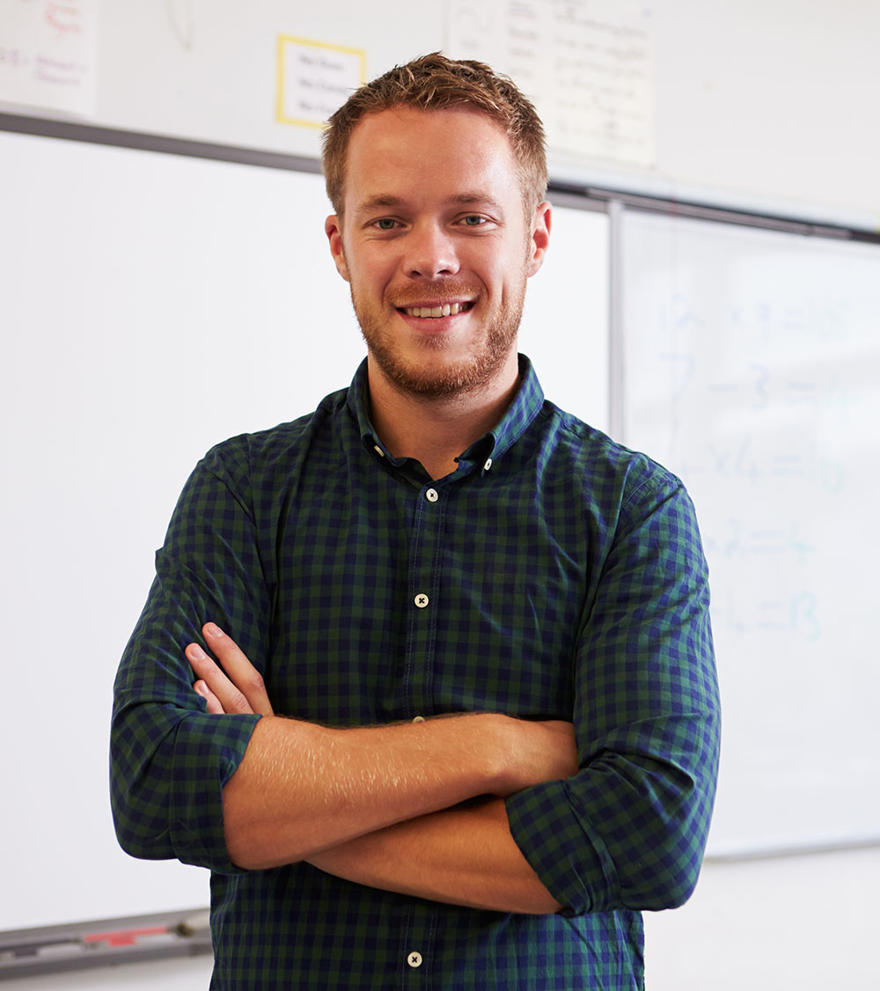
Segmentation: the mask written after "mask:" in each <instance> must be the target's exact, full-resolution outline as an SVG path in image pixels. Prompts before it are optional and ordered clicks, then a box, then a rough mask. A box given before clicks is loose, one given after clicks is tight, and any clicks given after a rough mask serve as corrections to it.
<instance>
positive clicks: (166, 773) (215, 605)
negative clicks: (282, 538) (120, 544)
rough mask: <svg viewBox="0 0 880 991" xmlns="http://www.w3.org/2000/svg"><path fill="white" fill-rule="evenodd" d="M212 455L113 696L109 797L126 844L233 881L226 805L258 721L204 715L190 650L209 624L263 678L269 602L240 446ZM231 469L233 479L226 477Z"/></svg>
mask: <svg viewBox="0 0 880 991" xmlns="http://www.w3.org/2000/svg"><path fill="white" fill-rule="evenodd" d="M225 450H226V454H225V456H221V454H220V453H219V450H218V449H215V450H214V451H212V452H209V454H208V455H207V457H206V458H205V459H204V460H203V461H202V462H200V463H199V465H198V466H197V467H196V469H195V471H194V472H193V474H192V475H191V476H190V478H189V480H188V481H187V483H186V485H185V487H184V489H183V492H182V493H181V496H180V499H179V501H178V504H177V507H176V509H175V511H174V514H173V516H172V519H171V523H170V525H169V528H168V533H167V536H166V538H165V542H164V545H163V546H162V548H161V549H160V550H159V551H158V552H157V554H156V577H155V580H154V582H153V585H152V588H151V589H150V593H149V597H148V599H147V602H146V605H145V607H144V610H143V612H142V614H141V616H140V619H139V620H138V623H137V626H136V627H135V630H134V632H133V634H132V636H131V639H130V640H129V642H128V645H127V647H126V649H125V652H124V655H123V657H122V661H121V663H120V666H119V671H118V673H117V676H116V682H115V685H114V704H113V719H112V727H111V737H110V790H111V803H112V808H113V819H114V824H115V827H116V833H117V837H118V839H119V842H120V844H121V845H122V847H123V848H124V849H125V850H126V852H128V853H130V854H131V855H132V856H135V857H142V858H146V859H151V860H159V859H171V858H176V859H178V860H181V861H183V862H184V863H188V864H196V865H199V866H202V867H208V868H210V869H212V870H216V871H221V872H228V873H233V872H235V871H236V868H235V867H234V866H233V865H232V863H231V861H230V859H229V855H228V852H227V850H226V844H225V840H224V832H223V813H222V804H221V793H222V789H223V786H224V785H225V784H226V782H227V781H228V780H229V778H230V777H231V776H232V775H233V773H234V772H235V770H236V769H237V767H238V765H239V763H240V762H241V759H242V757H243V756H244V752H245V749H246V747H247V744H248V741H249V739H250V736H251V733H252V732H253V728H254V726H255V725H256V723H257V721H258V719H259V716H256V715H228V716H214V715H208V714H207V712H206V709H205V703H204V701H203V700H202V699H200V698H199V696H197V695H196V694H195V692H194V691H193V688H192V684H193V681H194V675H193V673H192V669H191V668H190V666H189V664H188V662H187V661H186V658H185V656H184V653H183V652H184V648H185V647H186V645H187V644H188V643H191V642H194V641H195V642H200V643H202V644H203V645H204V640H203V638H202V634H201V627H202V625H203V624H204V623H206V622H208V621H213V622H215V623H217V624H218V625H219V626H220V627H221V628H223V629H226V630H229V631H234V635H235V638H236V641H237V643H238V644H239V645H240V646H241V648H242V649H243V650H244V652H245V653H246V654H247V656H248V657H249V658H250V660H251V661H252V662H253V663H254V664H255V665H256V667H258V668H259V669H260V670H263V669H264V667H265V659H266V654H267V648H266V631H267V630H268V628H269V621H268V616H269V609H270V606H269V603H270V601H271V590H270V586H269V583H268V582H267V580H266V576H265V575H264V571H263V567H262V562H261V558H260V554H259V549H258V542H257V537H256V527H255V524H254V519H253V515H252V512H251V509H250V505H249V503H250V500H249V498H248V492H247V482H246V479H247V472H246V462H247V451H246V447H245V445H244V442H243V441H241V442H239V444H238V445H236V444H235V443H233V442H227V445H225ZM230 466H231V469H232V470H230Z"/></svg>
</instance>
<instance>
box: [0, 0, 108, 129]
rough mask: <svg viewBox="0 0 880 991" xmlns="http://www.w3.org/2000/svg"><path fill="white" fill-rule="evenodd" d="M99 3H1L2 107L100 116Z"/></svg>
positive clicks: (81, 0) (19, 0) (76, 0)
mask: <svg viewBox="0 0 880 991" xmlns="http://www.w3.org/2000/svg"><path fill="white" fill-rule="evenodd" d="M97 20H98V2H97V0H64V2H63V3H59V2H57V0H0V104H2V105H4V106H8V107H10V108H11V109H18V108H22V107H26V108H40V109H44V110H55V111H61V112H63V113H70V114H75V115H77V116H91V115H93V114H94V113H95V99H96V93H95V76H96V66H95V63H96V55H97V52H96V49H97V44H96V41H97V28H98V25H97Z"/></svg>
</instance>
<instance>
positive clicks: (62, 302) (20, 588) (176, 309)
mask: <svg viewBox="0 0 880 991" xmlns="http://www.w3.org/2000/svg"><path fill="white" fill-rule="evenodd" d="M0 162H2V163H3V182H2V184H0V217H2V225H0V283H2V285H0V314H2V318H0V319H2V341H3V360H2V362H0V416H2V423H3V427H2V431H0V461H2V465H3V472H4V485H3V487H2V492H0V540H2V548H3V554H2V568H0V619H2V624H3V631H4V655H5V661H4V688H5V690H6V697H7V700H8V701H7V705H6V706H5V710H6V711H5V713H4V717H3V719H2V720H0V750H2V753H3V754H4V755H5V758H6V761H5V765H4V773H3V780H4V809H5V810H6V814H5V815H4V817H3V824H2V826H0V838H2V841H3V845H4V848H5V849H7V850H9V851H13V852H14V853H13V855H12V856H9V857H7V858H6V862H5V864H4V877H3V890H4V896H3V898H2V899H0V929H13V928H23V927H29V926H41V925H51V924H56V923H63V922H70V921H77V920H82V919H96V918H107V917H115V916H125V915H136V914H145V913H151V912H164V911H166V910H169V911H170V910H176V909H178V908H191V907H193V906H197V905H202V904H206V903H207V901H208V888H207V874H206V873H205V872H204V871H201V870H199V869H196V868H191V867H183V866H181V865H179V864H176V863H157V862H149V863H147V862H140V861H135V860H133V859H131V858H129V857H127V856H126V855H125V854H123V853H122V851H121V850H120V849H119V848H118V846H117V844H116V840H115V837H114V834H113V828H112V822H111V818H110V810H109V794H108V772H107V748H108V739H109V719H110V706H111V688H112V681H113V677H114V674H115V670H116V666H117V664H118V660H119V657H120V655H121V653H122V649H123V647H124V645H125V643H126V641H127V639H128V636H129V634H130V632H131V630H132V628H133V626H134V623H135V621H136V619H137V616H138V614H139V612H140V609H141V606H142V604H143V601H144V598H145V596H146V593H147V590H148V588H149V585H150V582H151V579H152V566H153V552H154V550H155V548H156V547H158V546H159V544H160V543H161V541H162V538H163V536H164V531H165V527H166V525H167V521H168V518H169V515H170V513H171V509H172V507H173V505H174V503H175V501H176V498H177V494H178V492H179V490H180V488H181V486H182V484H183V482H184V480H185V478H186V476H187V475H188V474H189V472H190V470H191V469H192V467H193V465H194V464H195V462H196V461H197V460H198V459H199V458H200V457H201V456H202V454H203V453H204V452H205V451H206V450H207V448H208V447H210V446H211V445H212V444H214V443H215V442H217V441H219V440H222V439H223V438H225V437H227V436H230V435H232V434H235V433H238V432H241V431H243V430H255V429H261V428H263V427H268V426H272V425H273V424H275V423H278V422H280V421H284V420H289V419H291V418H293V417H295V416H298V415H300V414H302V413H305V412H308V411H309V410H311V409H313V408H314V407H315V406H316V405H317V403H318V402H319V401H320V399H321V398H322V397H323V396H324V395H325V394H327V393H328V392H330V391H332V390H334V389H336V388H339V387H342V386H345V385H347V384H348V382H349V381H350V379H351V376H352V374H353V372H354V369H355V367H356V365H357V364H358V362H359V361H360V360H361V358H362V356H363V354H364V347H363V344H362V342H361V338H360V333H359V331H358V329H357V326H356V323H355V320H354V317H353V314H352V312H351V306H350V303H349V296H348V289H347V286H346V285H345V283H343V282H342V280H341V279H340V278H339V277H338V275H337V274H336V271H335V269H334V267H333V264H332V262H331V259H330V254H329V250H328V249H327V248H326V246H325V239H324V234H323V221H324V217H325V216H326V215H327V213H329V212H330V211H329V206H328V204H327V202H326V199H325V195H324V190H323V181H322V179H321V178H320V177H319V176H317V175H311V174H305V173H294V172H282V171H274V170H270V169H264V168H256V167H251V166H245V165H235V164H230V163H228V162H218V161H206V160H197V159H192V158H182V157H175V156H170V155H160V154H157V153H150V152H142V151H132V150H127V149H119V148H107V147H101V146H97V145H92V144H81V143H75V142H64V141H58V140H53V139H50V138H43V137H28V136H22V135H15V134H5V133H0ZM575 247H576V249H577V250H573V249H574V248H575ZM606 282H607V220H606V217H605V216H604V215H599V214H594V213H588V212H584V211H582V210H577V209H572V208H562V209H560V210H559V211H558V212H557V214H556V217H555V224H554V242H553V247H552V248H551V251H550V253H549V255H548V259H547V263H546V265H545V267H544V268H543V269H542V270H541V272H539V273H538V275H537V276H535V277H534V279H533V280H532V284H531V286H530V290H529V299H528V302H527V312H526V314H525V317H524V323H523V329H522V347H523V348H524V350H526V351H527V352H529V353H530V355H531V356H532V357H533V358H534V360H535V364H536V367H537V369H538V372H539V375H540V377H541V380H542V383H543V384H544V387H545V389H546V391H547V393H548V396H550V397H551V398H554V399H557V400H558V401H559V402H560V403H561V404H563V405H567V406H568V407H569V408H570V409H571V411H572V412H574V413H577V414H579V415H581V416H582V417H585V418H587V419H590V420H592V422H593V423H594V424H595V425H597V426H599V427H604V426H605V425H606V421H607V408H608V387H607V381H608V374H607V336H608V331H607V303H606V298H605V297H606V291H605V285H606ZM9 700H11V701H9Z"/></svg>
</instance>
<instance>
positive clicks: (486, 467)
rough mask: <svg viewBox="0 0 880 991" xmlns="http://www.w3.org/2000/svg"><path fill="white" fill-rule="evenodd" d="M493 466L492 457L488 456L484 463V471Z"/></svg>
mask: <svg viewBox="0 0 880 991" xmlns="http://www.w3.org/2000/svg"><path fill="white" fill-rule="evenodd" d="M491 467H492V459H491V458H486V463H485V464H484V465H483V471H488V470H489V469H490V468H491Z"/></svg>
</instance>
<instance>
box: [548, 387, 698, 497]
mask: <svg viewBox="0 0 880 991" xmlns="http://www.w3.org/2000/svg"><path fill="white" fill-rule="evenodd" d="M536 425H537V426H538V428H539V430H541V431H542V433H543V437H542V445H544V446H546V447H547V448H548V449H549V451H552V456H551V457H550V458H549V461H550V463H552V465H553V468H552V470H553V471H554V473H556V472H560V473H562V474H564V475H565V476H566V477H567V478H568V480H569V484H571V485H574V486H576V487H581V488H583V489H585V490H587V491H589V492H591V493H593V494H594V496H597V495H598V496H605V497H606V498H607V499H608V500H610V501H611V502H614V503H617V504H618V505H619V507H620V509H623V508H625V507H626V506H627V505H630V504H632V503H637V502H640V501H642V500H648V501H652V500H653V499H657V498H663V497H668V496H670V495H672V494H674V493H678V492H681V493H684V486H683V485H682V482H681V480H680V479H679V478H678V477H677V476H676V475H675V474H674V473H673V472H671V471H669V469H667V468H665V467H664V466H663V465H661V464H660V463H659V462H657V461H655V460H654V459H653V458H652V457H650V456H649V455H648V454H645V453H643V452H641V451H635V450H632V449H631V448H628V447H626V446H624V445H623V444H620V443H619V442H617V441H615V440H612V438H611V437H609V436H608V435H607V434H606V433H604V432H603V431H601V430H598V429H597V428H596V427H593V426H591V425H590V424H588V423H585V422H584V421H583V420H580V419H579V418H578V417H576V416H574V415H572V414H571V413H567V412H565V411H564V410H562V409H560V408H559V407H558V406H556V405H555V404H554V403H552V402H549V401H547V400H545V402H544V406H543V409H542V411H541V414H540V416H539V417H538V421H537V423H536Z"/></svg>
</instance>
